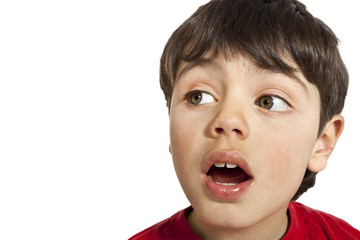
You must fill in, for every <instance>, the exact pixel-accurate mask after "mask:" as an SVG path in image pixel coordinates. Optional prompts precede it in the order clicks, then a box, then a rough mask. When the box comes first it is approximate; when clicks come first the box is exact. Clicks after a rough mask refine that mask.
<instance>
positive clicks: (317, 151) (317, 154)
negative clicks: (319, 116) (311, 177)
mask: <svg viewBox="0 0 360 240" xmlns="http://www.w3.org/2000/svg"><path fill="white" fill-rule="evenodd" d="M343 129H344V118H343V117H342V116H341V115H340V114H337V115H335V116H334V117H333V118H332V119H331V120H330V121H329V122H328V123H327V124H326V125H325V127H324V129H323V131H322V133H321V135H320V136H319V138H318V139H317V140H316V143H315V145H314V149H313V153H312V156H311V158H310V161H309V163H308V166H307V167H308V169H309V170H310V171H312V172H320V171H322V170H323V169H324V168H325V167H326V165H327V161H328V158H329V157H330V155H331V153H332V151H333V150H334V148H335V145H336V142H337V140H338V139H339V137H340V135H341V133H342V131H343Z"/></svg>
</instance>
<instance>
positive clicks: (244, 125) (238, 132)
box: [210, 89, 249, 138]
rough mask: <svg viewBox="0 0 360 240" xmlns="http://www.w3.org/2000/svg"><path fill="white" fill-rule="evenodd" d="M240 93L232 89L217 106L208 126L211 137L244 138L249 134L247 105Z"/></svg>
mask: <svg viewBox="0 0 360 240" xmlns="http://www.w3.org/2000/svg"><path fill="white" fill-rule="evenodd" d="M241 96H242V95H241V92H240V91H236V90H235V89H232V90H231V91H229V92H228V94H226V97H225V98H224V99H223V101H221V103H220V104H219V105H218V109H217V111H216V114H215V116H214V118H213V122H212V124H211V126H210V131H211V134H212V136H214V137H217V136H220V135H226V136H236V137H238V138H246V137H247V136H248V134H249V127H248V122H247V114H246V111H247V109H246V108H247V104H246V100H245V99H244V98H243V97H241Z"/></svg>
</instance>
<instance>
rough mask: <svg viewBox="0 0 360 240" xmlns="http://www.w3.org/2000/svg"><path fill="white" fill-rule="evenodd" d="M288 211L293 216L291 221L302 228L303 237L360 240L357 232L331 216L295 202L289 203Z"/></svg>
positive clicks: (359, 234)
mask: <svg viewBox="0 0 360 240" xmlns="http://www.w3.org/2000/svg"><path fill="white" fill-rule="evenodd" d="M289 211H290V214H293V215H294V216H291V221H295V222H297V225H298V226H303V230H304V232H305V235H306V236H307V237H309V238H310V239H360V232H359V230H357V229H355V228H354V227H352V226H351V225H350V224H348V223H347V222H345V221H344V220H342V219H340V218H337V217H335V216H333V215H331V214H328V213H325V212H322V211H319V210H315V209H312V208H310V207H307V206H305V205H303V204H301V203H297V202H292V203H290V205H289ZM293 217H294V219H293ZM295 217H296V219H295ZM291 224H292V223H291Z"/></svg>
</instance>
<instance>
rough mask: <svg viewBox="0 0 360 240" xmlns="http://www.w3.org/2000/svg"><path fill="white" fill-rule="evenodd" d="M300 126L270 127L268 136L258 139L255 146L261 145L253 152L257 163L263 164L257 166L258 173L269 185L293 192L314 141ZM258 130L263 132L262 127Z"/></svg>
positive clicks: (302, 173)
mask: <svg viewBox="0 0 360 240" xmlns="http://www.w3.org/2000/svg"><path fill="white" fill-rule="evenodd" d="M303 130H304V129H302V130H299V128H296V127H295V126H293V127H289V128H285V127H283V128H279V129H272V130H268V134H269V136H272V137H271V138H266V137H265V138H262V139H260V140H259V141H258V146H262V147H261V149H262V150H260V151H259V152H258V153H260V154H259V155H258V156H257V157H258V164H260V165H262V166H263V168H260V170H259V171H261V173H262V174H260V175H259V176H263V177H264V179H262V180H266V182H267V184H268V185H271V186H272V189H274V186H279V189H288V191H290V192H293V191H296V190H297V188H298V186H299V185H300V183H301V181H302V179H303V176H304V173H305V171H306V167H307V163H308V161H309V159H310V157H311V154H312V142H313V141H314V140H313V139H314V137H313V134H309V133H311V132H308V131H303ZM262 133H263V134H264V133H265V130H263V131H262ZM265 166H266V167H265ZM265 178H266V179H265ZM280 186H282V188H281V187H280ZM268 187H269V186H268Z"/></svg>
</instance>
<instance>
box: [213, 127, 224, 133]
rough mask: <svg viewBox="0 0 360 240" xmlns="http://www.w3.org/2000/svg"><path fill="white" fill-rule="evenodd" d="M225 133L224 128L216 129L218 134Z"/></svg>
mask: <svg viewBox="0 0 360 240" xmlns="http://www.w3.org/2000/svg"><path fill="white" fill-rule="evenodd" d="M223 131H224V129H222V128H216V129H215V132H216V133H218V134H219V133H222V132H223Z"/></svg>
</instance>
